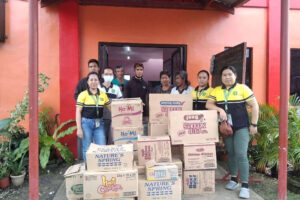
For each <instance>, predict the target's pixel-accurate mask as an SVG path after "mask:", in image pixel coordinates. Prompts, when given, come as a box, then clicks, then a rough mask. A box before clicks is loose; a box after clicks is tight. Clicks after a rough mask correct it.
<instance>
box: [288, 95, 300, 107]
mask: <svg viewBox="0 0 300 200" xmlns="http://www.w3.org/2000/svg"><path fill="white" fill-rule="evenodd" d="M289 103H290V106H300V97H299V96H298V95H297V94H294V95H291V96H290V98H289Z"/></svg>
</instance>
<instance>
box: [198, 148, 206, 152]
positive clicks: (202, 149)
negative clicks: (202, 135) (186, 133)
mask: <svg viewBox="0 0 300 200" xmlns="http://www.w3.org/2000/svg"><path fill="white" fill-rule="evenodd" d="M196 151H197V152H202V151H204V148H198V149H196Z"/></svg>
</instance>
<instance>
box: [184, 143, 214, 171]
mask: <svg viewBox="0 0 300 200" xmlns="http://www.w3.org/2000/svg"><path fill="white" fill-rule="evenodd" d="M183 152H184V169H186V170H197V169H216V168H217V155H216V145H215V144H214V143H211V144H197V145H193V144H187V145H184V146H183Z"/></svg>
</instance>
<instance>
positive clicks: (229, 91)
mask: <svg viewBox="0 0 300 200" xmlns="http://www.w3.org/2000/svg"><path fill="white" fill-rule="evenodd" d="M231 91H232V88H230V89H229V90H228V93H226V89H224V90H223V92H224V97H225V111H226V112H227V111H228V104H227V102H228V97H229V95H230V93H231Z"/></svg>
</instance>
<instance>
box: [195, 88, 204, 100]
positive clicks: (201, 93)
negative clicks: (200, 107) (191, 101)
mask: <svg viewBox="0 0 300 200" xmlns="http://www.w3.org/2000/svg"><path fill="white" fill-rule="evenodd" d="M204 92H205V90H204V89H202V90H201V91H200V95H198V94H199V91H198V90H197V92H196V98H197V103H198V100H199V98H198V96H200V98H201V96H202V95H203V94H204Z"/></svg>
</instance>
